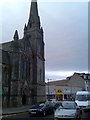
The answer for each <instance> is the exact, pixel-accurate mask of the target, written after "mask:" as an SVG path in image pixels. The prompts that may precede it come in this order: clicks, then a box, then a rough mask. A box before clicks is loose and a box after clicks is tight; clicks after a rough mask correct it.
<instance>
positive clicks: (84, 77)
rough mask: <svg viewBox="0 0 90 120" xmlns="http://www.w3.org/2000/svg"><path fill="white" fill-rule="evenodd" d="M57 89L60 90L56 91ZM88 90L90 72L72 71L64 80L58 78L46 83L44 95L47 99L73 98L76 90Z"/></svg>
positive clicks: (89, 87) (89, 89) (89, 86)
mask: <svg viewBox="0 0 90 120" xmlns="http://www.w3.org/2000/svg"><path fill="white" fill-rule="evenodd" d="M57 90H59V91H62V92H61V93H60V92H58V93H57V92H56V91H57ZM81 90H86V91H90V74H86V73H74V74H73V75H72V76H70V77H67V78H66V79H65V80H58V81H52V82H49V83H46V95H47V98H48V99H51V98H56V97H57V98H58V99H60V97H61V96H62V97H61V99H63V100H64V99H68V100H70V99H71V98H75V94H76V92H77V91H81Z"/></svg>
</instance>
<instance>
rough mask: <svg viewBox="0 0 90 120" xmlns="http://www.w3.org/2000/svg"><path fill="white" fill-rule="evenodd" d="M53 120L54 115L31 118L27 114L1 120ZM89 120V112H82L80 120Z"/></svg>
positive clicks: (6, 116)
mask: <svg viewBox="0 0 90 120" xmlns="http://www.w3.org/2000/svg"><path fill="white" fill-rule="evenodd" d="M20 119H22V120H37V119H39V120H50V119H51V120H54V115H53V114H51V115H47V116H45V117H34V116H33V117H31V116H29V114H28V112H24V113H18V114H11V115H5V116H4V117H3V118H2V120H20ZM87 119H90V111H83V112H82V119H81V120H87Z"/></svg>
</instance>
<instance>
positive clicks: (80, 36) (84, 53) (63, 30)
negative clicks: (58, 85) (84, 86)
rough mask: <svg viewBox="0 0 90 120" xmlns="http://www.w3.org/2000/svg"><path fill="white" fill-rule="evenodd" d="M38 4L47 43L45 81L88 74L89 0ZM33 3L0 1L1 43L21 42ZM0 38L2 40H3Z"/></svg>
mask: <svg viewBox="0 0 90 120" xmlns="http://www.w3.org/2000/svg"><path fill="white" fill-rule="evenodd" d="M63 1H64V2H62V0H56V1H54V0H49V1H47V0H44V1H43V2H41V0H38V11H39V16H40V20H41V26H42V27H43V29H44V42H45V75H46V76H45V80H46V81H47V79H51V80H62V79H65V78H66V77H68V76H71V75H73V73H74V72H85V73H87V72H88V0H79V2H77V0H73V2H72V1H70V0H69V1H68V0H63ZM30 4H31V2H30V0H3V1H1V0H0V8H2V9H1V10H0V11H1V12H0V13H1V14H0V16H1V17H0V26H1V27H0V29H1V31H2V32H0V37H1V38H2V42H6V41H11V40H13V35H14V32H15V30H16V29H17V30H18V32H19V38H22V37H23V28H24V25H25V23H26V24H27V22H28V18H29V13H30ZM1 38H0V39H1Z"/></svg>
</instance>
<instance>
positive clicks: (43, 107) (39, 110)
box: [28, 101, 54, 116]
mask: <svg viewBox="0 0 90 120" xmlns="http://www.w3.org/2000/svg"><path fill="white" fill-rule="evenodd" d="M28 112H29V114H30V115H40V116H41V115H42V116H46V115H47V114H51V113H53V112H54V107H53V104H52V103H51V102H50V101H48V102H45V103H42V104H39V105H35V106H33V107H31V108H30V109H29V110H28Z"/></svg>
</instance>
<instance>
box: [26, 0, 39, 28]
mask: <svg viewBox="0 0 90 120" xmlns="http://www.w3.org/2000/svg"><path fill="white" fill-rule="evenodd" d="M28 25H29V27H30V28H31V27H39V28H40V18H39V16H38V5H37V0H32V1H31V9H30V15H29V20H28Z"/></svg>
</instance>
